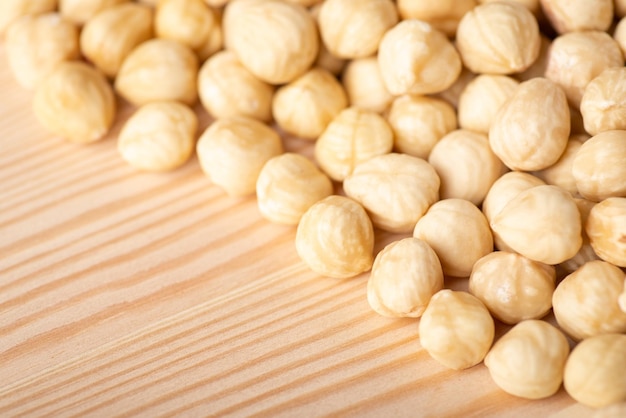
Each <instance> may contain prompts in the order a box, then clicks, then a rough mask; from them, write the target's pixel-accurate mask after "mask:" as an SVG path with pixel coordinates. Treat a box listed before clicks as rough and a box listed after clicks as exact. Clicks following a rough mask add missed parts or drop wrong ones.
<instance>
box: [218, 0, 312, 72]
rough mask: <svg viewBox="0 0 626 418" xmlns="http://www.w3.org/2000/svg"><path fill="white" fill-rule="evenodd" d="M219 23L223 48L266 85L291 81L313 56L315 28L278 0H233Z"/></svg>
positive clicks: (300, 11)
mask: <svg viewBox="0 0 626 418" xmlns="http://www.w3.org/2000/svg"><path fill="white" fill-rule="evenodd" d="M222 23H223V26H222V27H223V30H224V41H225V44H226V47H227V48H228V49H231V50H232V51H233V52H234V53H235V55H237V58H239V61H241V63H242V64H243V66H244V67H246V68H247V69H248V70H249V71H250V72H251V73H252V74H254V75H255V76H256V77H258V78H259V79H261V80H263V81H265V82H267V83H270V84H282V83H288V82H290V81H292V80H294V79H295V78H296V77H298V76H300V75H302V74H304V72H305V71H307V70H308V69H309V67H311V64H313V62H314V61H315V58H316V57H317V51H318V48H319V38H318V36H319V35H318V32H317V26H316V25H315V20H313V17H312V16H311V14H310V13H309V12H308V11H307V10H306V9H305V8H304V7H302V6H300V5H297V4H293V3H287V2H283V1H280V0H235V1H231V2H229V3H228V5H227V6H226V9H225V11H224V18H223V21H222Z"/></svg>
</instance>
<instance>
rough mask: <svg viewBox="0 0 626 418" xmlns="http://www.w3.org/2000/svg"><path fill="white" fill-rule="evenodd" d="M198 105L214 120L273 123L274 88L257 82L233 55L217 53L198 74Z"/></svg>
mask: <svg viewBox="0 0 626 418" xmlns="http://www.w3.org/2000/svg"><path fill="white" fill-rule="evenodd" d="M198 95H199V96H200V102H201V103H202V105H203V106H204V108H205V109H206V111H207V112H209V114H210V115H211V116H213V117H214V118H217V119H220V118H230V117H234V116H247V117H250V118H254V119H258V120H260V121H263V122H269V121H270V120H271V119H272V98H273V96H274V86H272V85H271V84H268V83H266V82H264V81H261V80H259V79H258V78H256V77H255V76H254V75H253V74H252V73H251V72H250V71H248V70H247V69H246V68H245V67H244V66H243V65H241V63H240V62H239V60H238V59H237V57H236V56H235V54H234V53H233V52H232V51H220V52H218V53H216V54H215V55H213V56H212V57H210V58H209V59H208V60H206V61H205V62H204V64H202V67H200V71H199V72H198Z"/></svg>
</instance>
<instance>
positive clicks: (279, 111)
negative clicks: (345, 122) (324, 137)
mask: <svg viewBox="0 0 626 418" xmlns="http://www.w3.org/2000/svg"><path fill="white" fill-rule="evenodd" d="M347 106H348V98H347V97H346V93H345V91H344V89H343V87H342V86H341V84H340V83H339V81H337V79H336V78H335V76H334V75H332V74H331V73H329V72H328V71H326V70H324V69H321V68H313V69H311V70H309V71H307V72H306V73H304V74H303V75H302V76H300V77H298V78H297V79H295V80H294V81H292V82H291V83H289V84H286V85H284V86H282V87H280V88H279V89H278V90H277V91H276V94H275V95H274V99H273V101H272V114H273V115H274V119H275V120H276V123H277V124H278V126H279V127H280V128H282V129H283V130H284V131H285V132H287V133H290V134H292V135H295V136H297V137H300V138H305V139H317V138H318V137H319V136H320V135H321V134H322V132H324V130H325V129H326V127H327V126H328V124H329V123H330V122H331V121H332V120H333V119H334V118H335V116H337V115H338V114H339V112H341V111H342V110H343V109H345V108H346V107H347Z"/></svg>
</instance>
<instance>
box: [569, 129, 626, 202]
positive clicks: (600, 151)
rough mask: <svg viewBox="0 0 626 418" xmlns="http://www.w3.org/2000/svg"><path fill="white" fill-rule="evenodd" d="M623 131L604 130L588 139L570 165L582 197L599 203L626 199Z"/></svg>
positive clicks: (625, 141) (625, 145)
mask: <svg viewBox="0 0 626 418" xmlns="http://www.w3.org/2000/svg"><path fill="white" fill-rule="evenodd" d="M625 160H626V130H619V131H617V130H616V131H605V132H602V133H599V134H598V135H596V136H593V137H592V138H591V139H589V140H587V141H586V142H585V143H584V144H583V145H582V146H581V147H580V149H579V150H578V152H577V153H576V155H575V156H574V161H573V162H572V174H573V175H574V179H575V180H576V187H577V189H578V192H579V193H580V195H581V196H583V197H584V198H586V199H589V200H594V201H596V202H599V201H601V200H604V199H606V198H609V197H625V196H626V181H624V179H626V164H624V161H625Z"/></svg>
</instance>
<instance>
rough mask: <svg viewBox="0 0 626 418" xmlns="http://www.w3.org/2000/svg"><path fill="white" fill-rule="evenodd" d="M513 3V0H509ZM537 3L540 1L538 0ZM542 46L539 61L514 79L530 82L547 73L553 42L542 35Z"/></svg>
mask: <svg viewBox="0 0 626 418" xmlns="http://www.w3.org/2000/svg"><path fill="white" fill-rule="evenodd" d="M491 1H502V0H491ZM508 1H512V0H508ZM537 3H539V1H538V0H537ZM540 38H541V45H540V46H539V55H538V56H537V59H536V60H535V61H534V62H533V63H532V64H531V65H530V67H528V68H526V69H525V70H524V71H522V72H521V73H517V74H515V75H514V77H515V78H516V79H517V80H519V81H528V80H530V79H531V78H535V77H543V76H544V74H545V72H546V67H547V66H548V54H549V52H550V46H551V45H552V40H551V39H550V38H548V37H547V36H545V35H543V34H541V35H540Z"/></svg>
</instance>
